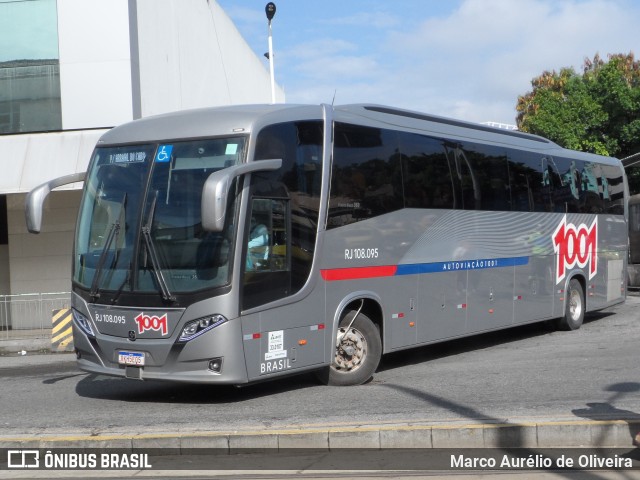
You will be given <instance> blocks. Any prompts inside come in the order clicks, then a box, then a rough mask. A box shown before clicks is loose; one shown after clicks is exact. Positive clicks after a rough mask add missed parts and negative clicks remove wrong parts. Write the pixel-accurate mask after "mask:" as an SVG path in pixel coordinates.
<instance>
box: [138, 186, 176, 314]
mask: <svg viewBox="0 0 640 480" xmlns="http://www.w3.org/2000/svg"><path fill="white" fill-rule="evenodd" d="M157 201H158V192H157V191H156V195H155V197H154V198H153V203H152V204H151V210H150V211H149V220H147V224H146V225H145V226H143V227H142V236H143V237H144V243H145V244H146V246H147V253H148V254H149V258H150V259H151V267H152V269H153V273H154V274H155V277H156V280H157V281H158V285H159V286H160V291H161V293H162V299H163V300H166V301H168V302H175V301H176V298H175V297H174V296H173V295H171V292H170V291H169V287H168V286H167V282H166V281H165V279H164V275H163V274H162V269H161V268H160V259H159V258H158V252H157V250H156V246H155V244H154V243H153V238H151V225H152V223H153V216H154V214H155V210H156V202H157Z"/></svg>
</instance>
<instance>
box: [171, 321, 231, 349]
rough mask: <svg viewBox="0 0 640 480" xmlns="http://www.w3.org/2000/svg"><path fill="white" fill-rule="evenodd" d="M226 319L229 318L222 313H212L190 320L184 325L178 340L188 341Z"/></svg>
mask: <svg viewBox="0 0 640 480" xmlns="http://www.w3.org/2000/svg"><path fill="white" fill-rule="evenodd" d="M226 321H227V319H226V318H225V317H223V316H222V315H211V316H209V317H202V318H198V319H196V320H191V321H190V322H187V323H186V324H185V326H184V327H182V333H181V334H180V338H178V341H179V342H188V341H189V340H193V339H194V338H196V337H199V336H200V335H202V334H203V333H206V332H208V331H209V330H212V329H214V328H216V327H217V326H218V325H222V324H223V323H225V322H226Z"/></svg>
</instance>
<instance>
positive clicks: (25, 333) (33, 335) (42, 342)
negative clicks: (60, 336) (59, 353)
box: [0, 329, 51, 368]
mask: <svg viewBox="0 0 640 480" xmlns="http://www.w3.org/2000/svg"><path fill="white" fill-rule="evenodd" d="M23 351H24V352H27V354H30V353H40V354H42V353H51V329H48V330H41V329H36V330H9V331H6V330H5V331H0V356H4V355H15V354H18V353H20V352H23ZM0 368H1V367H0Z"/></svg>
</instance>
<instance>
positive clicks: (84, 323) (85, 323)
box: [71, 308, 95, 337]
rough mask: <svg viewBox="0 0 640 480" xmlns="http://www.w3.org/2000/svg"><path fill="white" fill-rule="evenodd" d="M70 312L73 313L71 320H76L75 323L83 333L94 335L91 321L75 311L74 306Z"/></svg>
mask: <svg viewBox="0 0 640 480" xmlns="http://www.w3.org/2000/svg"><path fill="white" fill-rule="evenodd" d="M71 314H72V315H73V320H74V321H75V322H76V325H78V327H80V330H82V331H83V332H84V333H86V334H87V335H89V336H90V337H95V333H93V329H92V328H91V323H90V322H89V319H88V318H87V317H85V316H84V315H83V314H81V313H80V312H79V311H77V310H76V309H75V308H72V309H71Z"/></svg>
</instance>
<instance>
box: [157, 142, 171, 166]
mask: <svg viewBox="0 0 640 480" xmlns="http://www.w3.org/2000/svg"><path fill="white" fill-rule="evenodd" d="M172 151H173V145H160V147H158V153H156V162H158V163H162V162H170V161H171V152H172Z"/></svg>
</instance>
